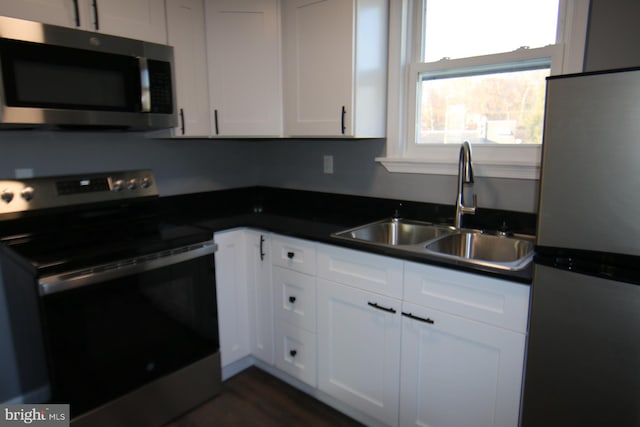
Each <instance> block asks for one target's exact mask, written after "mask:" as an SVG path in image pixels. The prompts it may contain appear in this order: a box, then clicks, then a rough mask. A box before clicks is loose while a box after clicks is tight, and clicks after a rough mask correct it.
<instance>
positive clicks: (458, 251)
mask: <svg viewBox="0 0 640 427" xmlns="http://www.w3.org/2000/svg"><path fill="white" fill-rule="evenodd" d="M533 247H534V245H533V239H532V238H525V237H516V236H511V237H507V236H498V235H493V234H484V233H482V232H480V231H478V230H461V231H459V232H456V233H455V234H451V235H448V236H445V237H443V238H440V239H436V240H433V241H431V242H429V243H428V244H426V245H425V248H424V249H425V251H426V252H428V253H432V254H435V255H440V256H445V257H451V258H455V259H463V260H469V261H470V262H471V263H476V264H482V265H491V266H494V267H498V268H500V267H502V268H506V269H512V270H515V269H518V268H519V267H523V266H524V265H526V264H527V263H528V262H529V261H531V258H532V257H533Z"/></svg>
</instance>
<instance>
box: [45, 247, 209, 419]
mask: <svg viewBox="0 0 640 427" xmlns="http://www.w3.org/2000/svg"><path fill="white" fill-rule="evenodd" d="M214 251H215V244H214V243H213V242H206V243H204V244H199V245H192V246H190V247H185V248H179V249H175V250H173V251H167V252H163V253H158V254H154V255H147V256H144V257H140V258H137V259H131V260H126V261H122V262H119V263H115V264H109V265H103V266H96V267H94V268H92V269H88V270H84V271H75V272H69V273H65V274H62V275H57V276H50V277H45V278H42V279H41V280H40V293H41V296H42V298H41V300H42V307H43V313H44V321H45V331H46V332H45V335H46V337H47V345H48V350H49V359H50V372H51V382H52V394H53V399H52V400H53V402H56V403H69V404H70V405H71V414H72V417H76V416H78V415H80V414H82V413H85V412H87V411H89V410H91V409H94V408H96V407H98V406H100V405H103V404H105V403H107V402H109V401H113V400H114V399H116V398H119V397H121V396H123V395H125V394H127V393H129V392H131V391H133V390H136V389H138V388H140V387H142V386H144V385H145V384H148V383H151V382H153V381H156V380H157V379H159V378H161V377H163V376H166V375H169V374H171V373H174V372H176V371H178V370H180V369H182V368H184V367H186V366H189V365H191V364H193V363H195V362H197V361H199V360H201V359H204V358H206V357H208V356H210V355H212V354H214V353H216V352H218V350H219V342H218V323H217V309H216V294H215V271H214V268H215V267H214V255H213V253H214ZM178 392H182V393H184V392H185V391H184V390H182V391H178ZM157 403H158V405H162V402H157Z"/></svg>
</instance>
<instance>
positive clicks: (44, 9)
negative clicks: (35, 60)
mask: <svg viewBox="0 0 640 427" xmlns="http://www.w3.org/2000/svg"><path fill="white" fill-rule="evenodd" d="M77 4H78V3H77V2H76V1H74V0H4V1H2V2H0V15H2V16H9V17H12V18H20V19H28V20H30V21H37V22H44V23H45V24H52V25H61V26H65V27H76V26H78V27H79V26H80V25H81V24H82V23H81V22H80V15H79V7H78V8H76V5H77ZM78 6H79V5H78Z"/></svg>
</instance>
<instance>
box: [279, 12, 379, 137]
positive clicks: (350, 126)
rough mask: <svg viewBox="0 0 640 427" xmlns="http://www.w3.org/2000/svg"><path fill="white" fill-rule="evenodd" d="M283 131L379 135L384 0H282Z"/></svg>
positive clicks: (324, 134) (309, 133)
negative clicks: (283, 0)
mask: <svg viewBox="0 0 640 427" xmlns="http://www.w3.org/2000/svg"><path fill="white" fill-rule="evenodd" d="M284 4H285V6H284V11H283V46H284V48H283V57H284V61H283V64H284V65H283V81H284V108H285V134H286V135H289V136H311V137H313V136H338V137H342V136H344V137H384V136H385V129H386V127H385V123H386V87H387V85H386V76H387V25H388V3H387V0H285V2H284Z"/></svg>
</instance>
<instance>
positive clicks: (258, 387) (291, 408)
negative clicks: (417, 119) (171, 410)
mask: <svg viewBox="0 0 640 427" xmlns="http://www.w3.org/2000/svg"><path fill="white" fill-rule="evenodd" d="M205 426H216V427H221V426H260V427H271V426H273V427H276V426H312V427H323V426H326V427H336V426H345V427H347V426H362V424H360V423H358V422H356V421H354V420H352V419H351V418H349V417H347V416H345V415H343V414H341V413H340V412H338V411H336V410H334V409H333V408H330V407H329V406H327V405H325V404H323V403H321V402H319V401H318V400H316V399H314V398H313V397H311V396H309V395H307V394H305V393H303V392H301V391H299V390H297V389H295V388H293V387H291V386H289V385H288V384H286V383H284V382H282V381H280V380H279V379H277V378H275V377H273V376H271V375H269V374H267V373H266V372H264V371H262V370H260V369H258V368H255V367H252V368H249V369H247V370H245V371H243V372H242V373H240V374H238V375H236V376H235V377H233V378H231V379H229V380H227V381H225V382H224V383H223V387H222V393H221V394H220V395H219V396H217V397H216V398H214V399H212V400H210V401H208V402H206V403H204V404H203V405H201V406H200V407H198V408H196V409H194V410H193V411H191V412H189V413H188V414H186V415H184V416H182V417H181V418H179V419H177V420H175V421H174V422H172V423H171V424H168V425H167V426H166V427H205Z"/></svg>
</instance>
